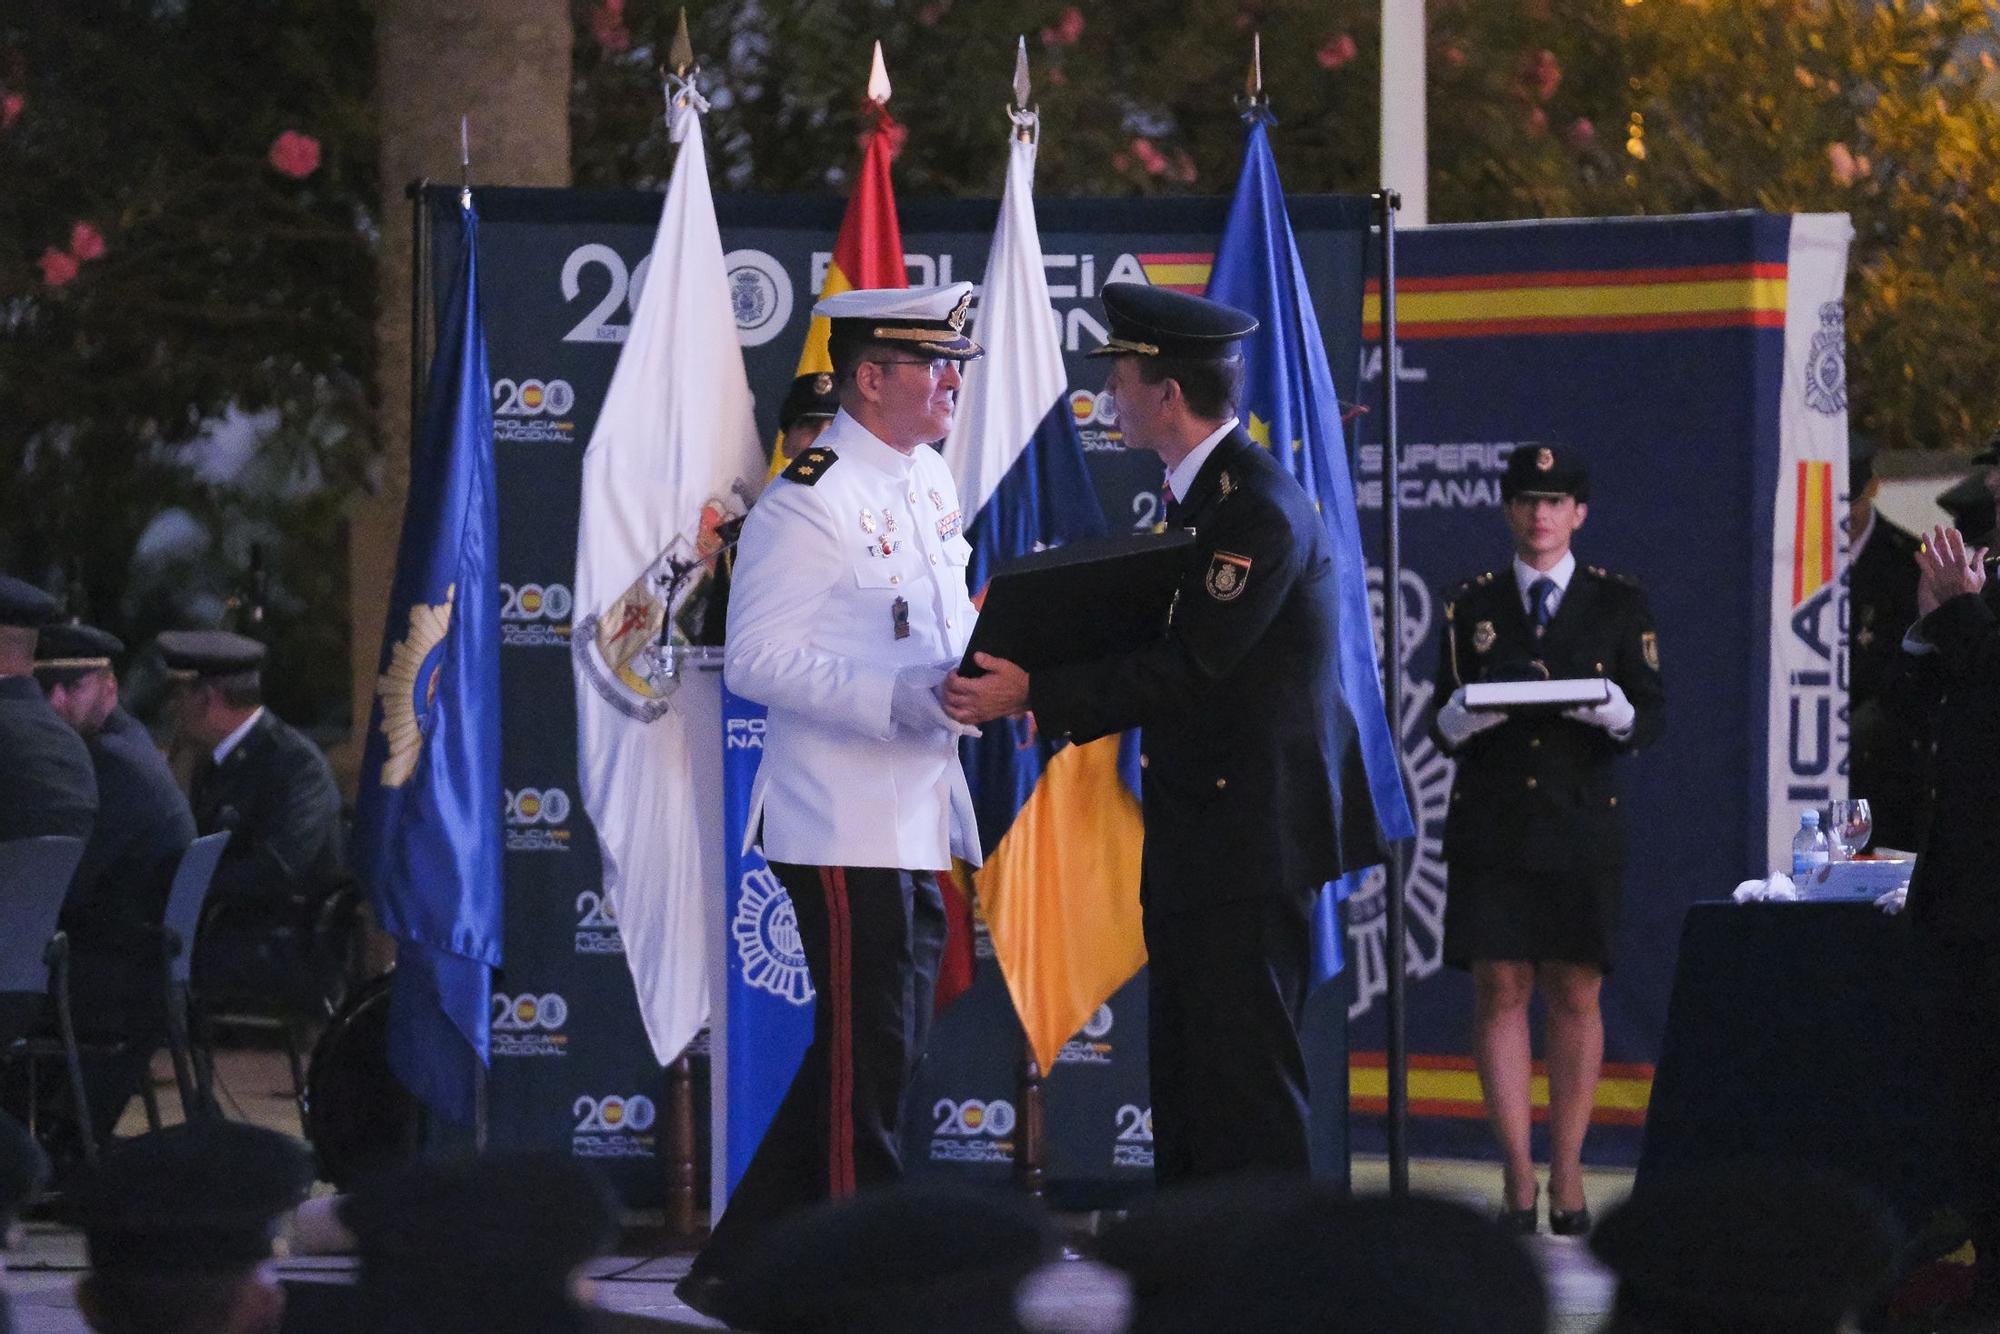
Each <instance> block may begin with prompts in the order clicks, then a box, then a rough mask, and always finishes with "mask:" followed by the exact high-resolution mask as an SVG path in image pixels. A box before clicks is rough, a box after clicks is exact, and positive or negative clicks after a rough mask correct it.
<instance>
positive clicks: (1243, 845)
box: [1030, 431, 1382, 913]
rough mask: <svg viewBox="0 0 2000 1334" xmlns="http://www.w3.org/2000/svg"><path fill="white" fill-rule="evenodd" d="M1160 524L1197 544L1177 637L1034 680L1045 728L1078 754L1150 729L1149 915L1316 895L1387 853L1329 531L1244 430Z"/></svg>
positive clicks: (1176, 614)
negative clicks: (1343, 655) (1351, 685)
mask: <svg viewBox="0 0 2000 1334" xmlns="http://www.w3.org/2000/svg"><path fill="white" fill-rule="evenodd" d="M1167 521H1168V523H1169V524H1172V525H1175V526H1189V527H1193V528H1194V529H1195V531H1196V534H1197V537H1196V541H1195V543H1194V546H1193V547H1192V548H1191V552H1192V554H1191V555H1190V557H1189V563H1188V568H1187V571H1186V574H1185V575H1184V577H1183V578H1182V580H1181V585H1180V589H1179V591H1178V592H1177V594H1176V595H1175V601H1174V610H1173V615H1172V625H1171V627H1170V629H1169V631H1168V633H1167V634H1166V636H1165V637H1164V638H1162V639H1161V640H1160V641H1159V642H1158V643H1156V644H1154V645H1152V646H1151V647H1149V648H1146V649H1142V650H1140V651H1138V652H1135V653H1131V654H1127V655H1125V656H1122V657H1117V658H1109V659H1105V660H1103V661H1099V662H1091V663H1082V664H1074V665H1069V666H1064V667H1052V668H1045V669H1043V670H1040V671H1037V672H1035V673H1034V675H1033V677H1032V679H1031V681H1030V691H1031V695H1032V698H1031V701H1030V705H1031V707H1032V709H1033V710H1034V714H1035V720H1036V723H1037V725H1038V726H1039V727H1040V728H1041V730H1042V731H1043V732H1044V734H1046V735H1050V736H1064V735H1067V736H1068V737H1069V738H1070V739H1071V740H1073V741H1077V742H1083V741H1089V740H1092V739H1094V738H1096V737H1101V736H1107V735H1109V734H1111V733H1113V732H1118V731H1122V730H1124V729H1126V728H1130V727H1144V728H1145V755H1144V757H1143V758H1142V759H1141V763H1142V764H1143V765H1145V767H1146V773H1145V780H1144V783H1143V788H1144V807H1145V820H1146V845H1145V857H1144V870H1143V874H1142V877H1141V883H1142V886H1143V894H1144V901H1145V906H1146V909H1147V911H1148V912H1149V913H1161V912H1177V911H1184V910H1189V909H1196V908H1204V907H1208V906H1211V905H1214V904H1220V903H1229V902H1234V901H1239V900H1246V899H1256V898H1262V897H1266V896H1287V897H1291V898H1294V899H1303V900H1305V901H1310V899H1311V897H1312V896H1313V895H1314V894H1315V893H1317V892H1318V890H1319V888H1320V886H1321V885H1323V884H1325V883H1326V882H1327V881H1329V880H1332V879H1335V878H1336V877H1338V876H1339V875H1340V874H1341V873H1342V872H1343V870H1345V869H1347V868H1350V867H1355V866H1366V865H1372V864H1374V863H1376V862H1379V861H1381V859H1382V852H1381V847H1380V839H1379V836H1378V832H1377V827H1376V823H1375V816H1374V808H1373V805H1372V804H1371V802H1370V800H1369V794H1368V784H1367V780H1366V777H1365V775H1364V773H1363V770H1362V767H1361V752H1360V742H1359V738H1358V736H1357V733H1356V730H1355V725H1354V718H1353V715H1352V714H1351V713H1349V711H1348V709H1347V706H1346V703H1345V701H1344V697H1343V695H1342V692H1341V683H1340V675H1339V659H1338V656H1337V654H1338V635H1339V627H1340V613H1339V606H1338V602H1337V595H1336V580H1335V572H1334V557H1333V548H1332V543H1331V540H1330V539H1329V538H1328V536H1327V532H1326V527H1325V524H1324V523H1323V522H1322V521H1321V519H1320V517H1319V515H1318V513H1317V512H1316V511H1315V510H1314V508H1313V504H1312V501H1311V499H1310V498H1309V497H1308V496H1307V495H1306V493H1305V491H1304V490H1303V489H1302V488H1301V487H1300V486H1299V484H1298V483H1297V482H1295V481H1294V480H1293V479H1292V478H1291V477H1290V476H1288V475H1287V474H1286V473H1285V472H1284V470H1283V469H1282V468H1281V467H1280V466H1279V465H1278V464H1277V463H1276V462H1275V461H1274V460H1273V459H1272V458H1271V457H1270V455H1269V454H1267V453H1266V452H1265V451H1263V450H1261V449H1259V448H1258V447H1257V446H1256V445H1254V444H1252V443H1251V441H1250V439H1249V438H1248V437H1247V436H1245V435H1244V434H1243V433H1242V432H1241V431H1235V432H1232V433H1231V434H1230V435H1228V436H1225V437H1224V438H1223V439H1222V441H1221V442H1220V443H1219V444H1217V446H1216V447H1215V450H1214V451H1213V452H1212V453H1211V454H1210V455H1209V457H1208V460H1207V461H1206V462H1205V463H1204V464H1203V465H1202V467H1201V471H1200V472H1199V473H1198V474H1197V476H1196V478H1195V481H1194V485H1193V486H1192V487H1191V488H1190V489H1189V494H1188V496H1187V498H1186V499H1185V501H1183V502H1181V503H1179V504H1177V505H1175V506H1173V507H1170V509H1169V511H1168V516H1167Z"/></svg>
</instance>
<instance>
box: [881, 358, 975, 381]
mask: <svg viewBox="0 0 2000 1334" xmlns="http://www.w3.org/2000/svg"><path fill="white" fill-rule="evenodd" d="M868 360H870V361H872V362H874V363H875V364H876V365H877V366H923V367H926V368H928V369H929V371H930V376H931V379H933V380H941V379H943V378H944V374H945V371H946V370H948V369H951V368H953V367H956V366H957V365H958V363H957V362H956V361H953V360H952V359H951V358H949V357H935V358H933V359H932V360H930V361H917V360H915V359H914V358H910V357H891V358H883V357H870V358H868Z"/></svg>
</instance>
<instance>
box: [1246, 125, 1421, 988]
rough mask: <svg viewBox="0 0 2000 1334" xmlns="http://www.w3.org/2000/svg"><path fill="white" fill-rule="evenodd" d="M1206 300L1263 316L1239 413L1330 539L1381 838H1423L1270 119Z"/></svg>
mask: <svg viewBox="0 0 2000 1334" xmlns="http://www.w3.org/2000/svg"><path fill="white" fill-rule="evenodd" d="M1208 295H1209V296H1210V297H1211V298H1213V299H1214V300H1217V301H1223V302H1227V303H1228V304H1229V305H1232V306H1235V307H1237V308H1238V309H1240V310H1246V311H1248V312H1249V313H1251V314H1252V315H1255V316H1256V317H1257V320H1258V325H1257V331H1256V332H1255V333H1254V334H1252V335H1251V336H1250V337H1248V338H1246V339H1244V340H1243V359H1244V383H1243V395H1242V410H1243V414H1244V418H1245V422H1244V427H1245V429H1246V430H1247V431H1248V432H1249V434H1250V438H1251V439H1252V440H1255V441H1256V442H1257V443H1258V444H1260V445H1262V446H1263V447H1264V448H1266V449H1268V450H1270V451H1271V454H1272V455H1273V457H1275V458H1276V459H1278V461H1279V462H1281V463H1283V464H1284V465H1285V466H1286V468H1287V469H1288V470H1289V471H1290V472H1291V474H1292V476H1294V477H1296V478H1297V479H1298V481H1299V484H1300V485H1302V486H1303V487H1305V489H1306V491H1307V493H1308V494H1309V495H1311V496H1312V497H1313V499H1314V500H1315V501H1316V502H1318V504H1319V512H1320V517H1321V518H1322V519H1324V520H1325V522H1326V526H1327V531H1328V532H1330V533H1331V534H1332V535H1333V548H1334V558H1335V561H1336V564H1337V568H1336V570H1335V577H1336V578H1337V579H1338V580H1339V585H1340V682H1341V690H1342V691H1343V692H1344V693H1345V695H1346V697H1347V705H1348V709H1349V711H1350V712H1352V713H1353V715H1354V721H1355V726H1356V729H1357V730H1358V732H1359V734H1360V741H1361V760H1362V764H1363V766H1364V767H1365V769H1366V771H1367V782H1368V792H1369V796H1370V798H1371V800H1372V802H1373V804H1374V808H1375V820H1376V824H1377V825H1378V826H1379V828H1380V831H1381V834H1382V837H1383V838H1385V839H1391V840H1395V839H1406V838H1412V837H1414V836H1415V835H1416V824H1415V822H1414V821H1413V820H1412V819H1411V816H1410V802H1409V797H1408V795H1407V794H1406V792H1405V790H1404V787H1403V775H1402V768H1401V765H1400V762H1399V760H1398V757H1397V752H1396V738H1395V735H1394V733H1393V732H1392V731H1391V729H1390V727H1389V720H1388V715H1387V713H1386V712H1385V711H1384V708H1383V705H1382V669H1381V666H1380V665H1379V663H1378V662H1377V660H1376V657H1375V632H1374V621H1373V618H1372V616H1371V613H1370V611H1369V603H1368V567H1367V564H1366V562H1365V560H1364V559H1363V557H1362V554H1361V528H1360V518H1359V516H1358V515H1357V514H1356V513H1355V508H1354V478H1353V475H1352V473H1351V472H1350V470H1349V468H1348V457H1347V444H1346V440H1345V438H1344V437H1343V435H1342V433H1341V428H1340V404H1339V400H1338V399H1336V398H1335V397H1334V392H1333V372H1332V370H1331V369H1330V368H1329V367H1328V365H1327V359H1326V344H1325V343H1324V342H1323V341H1322V340H1321V339H1320V333H1319V321H1318V319H1317V318H1316V317H1315V315H1314V314H1313V306H1312V295H1311V293H1310V292H1309V291H1308V290H1307V288H1306V275H1305V266H1304V265H1303V264H1302V263H1301V262H1300V260H1299V248H1298V243H1297V241H1296V240H1295V239H1294V237H1293V235H1292V221H1291V218H1290V216H1289V215H1288V214H1287V213H1286V212H1285V194H1284V190H1283V189H1282V188H1281V187H1280V186H1279V184H1278V164H1277V162H1276V161H1274V160H1273V159H1272V156H1271V141H1270V136H1269V133H1268V129H1267V125H1266V120H1265V117H1264V116H1263V115H1261V114H1260V115H1256V116H1253V117H1252V118H1251V120H1250V133H1249V137H1248V143H1247V144H1246V146H1245V152H1244V158H1243V174H1242V176H1241V177H1240V178H1239V179H1238V180H1237V182H1236V196H1235V198H1234V199H1233V200H1231V202H1230V205H1229V220H1228V222H1227V223H1226V224H1225V225H1224V227H1223V232H1222V244H1221V245H1220V247H1218V249H1217V251H1216V256H1215V271H1214V273H1213V274H1212V275H1211V276H1210V278H1209V282H1208ZM1366 869H1367V868H1360V869H1351V870H1350V871H1349V872H1348V874H1347V875H1345V876H1344V877H1342V878H1341V880H1339V881H1338V882H1337V883H1336V886H1335V889H1334V892H1333V893H1327V894H1321V895H1320V896H1319V902H1318V907H1317V910H1316V912H1315V917H1314V923H1313V928H1314V929H1313V981H1314V982H1315V983H1318V982H1323V981H1325V980H1326V979H1328V978H1330V977H1332V976H1334V975H1335V974H1336V973H1338V972H1339V971H1340V967H1341V952H1340V916H1339V905H1340V902H1341V900H1343V899H1345V898H1346V897H1347V896H1348V894H1349V893H1351V892H1352V891H1353V890H1354V888H1355V887H1356V886H1358V885H1359V884H1360V882H1361V875H1362V873H1363V871H1365V870H1366Z"/></svg>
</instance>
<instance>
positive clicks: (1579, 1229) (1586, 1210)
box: [1549, 1204, 1591, 1237]
mask: <svg viewBox="0 0 2000 1334" xmlns="http://www.w3.org/2000/svg"><path fill="white" fill-rule="evenodd" d="M1590 1224H1591V1217H1590V1206H1589V1205H1587V1204H1586V1205H1584V1206H1583V1208H1581V1209H1558V1208H1556V1207H1555V1206H1554V1205H1551V1206H1549V1231H1551V1232H1553V1233H1555V1234H1556V1235H1557V1236H1558V1237H1587V1236H1589V1235H1590Z"/></svg>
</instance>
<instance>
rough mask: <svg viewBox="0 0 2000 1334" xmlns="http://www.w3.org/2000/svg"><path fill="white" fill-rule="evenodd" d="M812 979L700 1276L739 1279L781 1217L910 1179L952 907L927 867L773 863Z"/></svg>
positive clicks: (699, 1265)
mask: <svg viewBox="0 0 2000 1334" xmlns="http://www.w3.org/2000/svg"><path fill="white" fill-rule="evenodd" d="M771 870H772V871H774V872H775V873H776V874H777V877H778V880H779V882H780V883H781V884H783V885H784V887H785V890H786V892H787V893H788V894H790V895H791V898H792V907H793V909H794V910H795V911H796V912H797V914H798V922H799V944H800V947H801V948H802V949H804V951H805V956H806V968H807V970H808V972H809V973H810V974H811V976H812V983H813V992H814V996H813V1036H812V1045H810V1046H809V1047H807V1048H806V1054H805V1056H804V1058H803V1059H802V1060H801V1061H800V1062H799V1072H798V1074H797V1075H796V1076H795V1077H794V1078H793V1080H792V1086H791V1089H790V1091H788V1092H787V1093H786V1094H785V1100H784V1102H783V1103H781V1104H779V1107H778V1113H777V1115H776V1116H775V1117H773V1118H772V1120H771V1125H770V1128H769V1129H768V1130H766V1131H765V1132H764V1139H763V1141H762V1142H761V1143H760V1144H759V1145H758V1146H757V1152H756V1154H755V1155H754V1156H753V1157H752V1158H751V1159H750V1166H749V1167H748V1168H747V1169H746V1170H745V1171H744V1173H743V1180H742V1181H740V1182H738V1183H737V1186H736V1190H735V1193H734V1194H732V1195H731V1196H730V1197H729V1203H728V1207H727V1208H726V1209H725V1210H724V1211H723V1215H722V1218H721V1219H720V1220H719V1221H718V1222H717V1224H716V1227H715V1231H714V1233H713V1235H712V1236H711V1237H710V1238H709V1243H708V1245H707V1246H706V1247H704V1248H703V1249H702V1253H701V1255H700V1256H699V1257H698V1258H697V1259H696V1261H695V1264H694V1270H693V1272H694V1274H695V1275H698V1276H707V1275H716V1276H719V1277H723V1278H728V1277H730V1276H731V1274H732V1271H733V1270H734V1269H735V1268H736V1266H737V1265H738V1264H739V1263H740V1262H741V1260H742V1257H743V1255H744V1253H745V1251H746V1250H748V1248H749V1247H750V1245H751V1244H752V1243H753V1242H754V1241H755V1240H756V1238H757V1237H758V1236H759V1235H761V1234H762V1233H763V1232H764V1231H765V1229H767V1228H768V1227H770V1225H771V1224H772V1223H774V1222H776V1221H777V1220H779V1219H781V1218H783V1217H785V1216H787V1215H789V1214H793V1213H797V1212H798V1211H799V1210H801V1209H805V1208H808V1207H810V1206H812V1205H814V1204H818V1203H819V1202H820V1201H822V1200H826V1199H829V1198H834V1197H838V1196H842V1195H851V1194H853V1193H854V1192H855V1191H856V1190H857V1189H860V1188H862V1187H866V1186H879V1185H885V1184H887V1183H889V1182H893V1181H896V1180H899V1179H900V1178H901V1177H902V1175H903V1158H902V1149H901V1134H902V1112H903V1095H904V1093H905V1091H906V1090H907V1089H908V1088H909V1085H910V1079H911V1077H912V1076H913V1075H914V1074H915V1073H916V1068H917V1062H918V1061H920V1060H922V1059H923V1054H924V1043H925V1042H926V1040H928V1038H929V1037H930V1024H931V1001H932V997H933V995H934V993H935V991H936V989H937V974H938V962H939V960H940V958H941V957H942V956H943V954H944V944H945V914H944V900H943V897H942V896H941V895H940V894H939V892H938V883H937V876H936V875H935V874H934V873H933V872H930V871H898V870H892V869H884V868H881V867H870V866H861V867H855V866H849V867H839V866H793V865H787V864H783V863H779V862H773V863H771Z"/></svg>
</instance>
